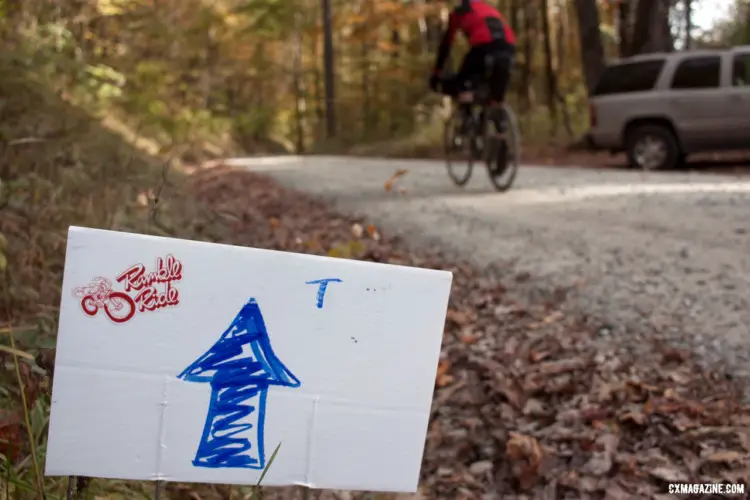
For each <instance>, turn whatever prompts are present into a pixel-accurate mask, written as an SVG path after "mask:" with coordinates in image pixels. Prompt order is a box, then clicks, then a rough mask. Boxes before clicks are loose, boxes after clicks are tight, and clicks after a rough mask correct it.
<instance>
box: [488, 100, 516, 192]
mask: <svg viewBox="0 0 750 500" xmlns="http://www.w3.org/2000/svg"><path fill="white" fill-rule="evenodd" d="M502 113H504V115H505V123H506V139H505V140H506V143H507V144H508V156H507V159H506V165H505V168H503V169H502V170H501V171H499V172H498V171H497V170H496V169H494V168H493V163H494V162H496V161H499V160H498V157H497V156H494V157H491V155H490V153H489V151H491V149H492V148H486V149H485V151H487V154H485V165H486V167H487V174H488V175H489V177H490V182H492V185H493V186H494V187H495V189H496V190H497V191H500V192H505V191H507V190H508V189H510V188H511V186H513V182H515V180H516V175H517V174H518V167H519V166H520V164H521V131H520V129H519V128H518V121H517V120H516V115H515V113H514V112H513V110H512V109H510V107H509V106H508V105H507V104H503V107H502ZM489 125H490V123H485V127H484V131H485V136H484V141H485V144H489V141H490V137H489V134H490V133H493V132H494V130H495V126H494V123H492V126H489ZM506 174H507V177H506V178H505V180H502V178H503V177H505V176H506Z"/></svg>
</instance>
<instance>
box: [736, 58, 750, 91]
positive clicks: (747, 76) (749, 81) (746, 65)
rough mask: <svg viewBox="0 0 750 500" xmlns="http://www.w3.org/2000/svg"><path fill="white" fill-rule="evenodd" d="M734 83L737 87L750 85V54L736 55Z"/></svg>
mask: <svg viewBox="0 0 750 500" xmlns="http://www.w3.org/2000/svg"><path fill="white" fill-rule="evenodd" d="M732 85H733V86H735V87H750V54H737V55H735V56H734V63H733V64H732Z"/></svg>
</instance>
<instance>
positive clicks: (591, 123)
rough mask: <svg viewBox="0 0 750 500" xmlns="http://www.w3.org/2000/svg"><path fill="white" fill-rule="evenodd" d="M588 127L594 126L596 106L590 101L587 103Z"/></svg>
mask: <svg viewBox="0 0 750 500" xmlns="http://www.w3.org/2000/svg"><path fill="white" fill-rule="evenodd" d="M589 127H590V128H594V127H596V108H595V107H594V105H593V104H591V103H589Z"/></svg>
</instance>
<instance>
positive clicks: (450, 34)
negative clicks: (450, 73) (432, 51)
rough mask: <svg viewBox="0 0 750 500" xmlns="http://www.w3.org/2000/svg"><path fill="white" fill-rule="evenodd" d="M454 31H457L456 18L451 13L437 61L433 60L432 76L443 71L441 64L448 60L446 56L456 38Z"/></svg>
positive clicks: (439, 47)
mask: <svg viewBox="0 0 750 500" xmlns="http://www.w3.org/2000/svg"><path fill="white" fill-rule="evenodd" d="M456 31H458V17H457V16H456V13H455V12H451V13H450V16H449V17H448V29H447V30H445V33H444V34H443V39H442V40H440V45H439V46H438V52H437V59H436V60H435V67H434V68H433V70H432V73H433V74H434V75H436V74H438V73H440V71H441V70H442V69H443V64H445V60H446V59H447V58H448V54H450V51H451V44H452V43H453V39H454V38H455V37H456Z"/></svg>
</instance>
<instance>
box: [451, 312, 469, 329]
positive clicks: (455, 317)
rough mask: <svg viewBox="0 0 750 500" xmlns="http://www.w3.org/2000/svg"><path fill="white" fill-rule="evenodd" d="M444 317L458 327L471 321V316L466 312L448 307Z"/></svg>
mask: <svg viewBox="0 0 750 500" xmlns="http://www.w3.org/2000/svg"><path fill="white" fill-rule="evenodd" d="M445 319H446V320H448V321H449V322H452V323H454V324H455V325H456V326H458V327H463V326H466V325H468V324H469V323H471V317H470V316H469V315H468V314H467V313H465V312H463V311H457V310H456V309H448V312H447V313H446V315H445Z"/></svg>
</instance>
